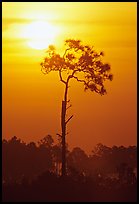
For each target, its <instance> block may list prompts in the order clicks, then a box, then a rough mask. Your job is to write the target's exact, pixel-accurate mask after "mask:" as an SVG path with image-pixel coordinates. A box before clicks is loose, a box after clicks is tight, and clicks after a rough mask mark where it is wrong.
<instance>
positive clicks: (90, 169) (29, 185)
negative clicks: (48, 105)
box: [2, 135, 137, 202]
mask: <svg viewBox="0 0 139 204" xmlns="http://www.w3.org/2000/svg"><path fill="white" fill-rule="evenodd" d="M67 149H68V148H67ZM136 169H137V148H136V146H129V147H123V146H119V147H117V146H113V147H107V146H105V145H102V144H98V145H96V147H95V148H94V149H93V150H92V152H91V154H90V155H87V154H86V153H85V152H84V151H83V150H82V149H81V148H79V147H75V148H74V149H73V150H72V151H69V150H67V176H65V177H62V176H61V141H59V142H58V143H57V144H55V143H54V141H53V138H52V137H51V136H50V135H47V136H46V137H45V138H43V139H42V140H41V141H39V142H38V143H37V144H35V143H34V142H31V143H29V144H26V143H24V142H22V141H21V140H20V139H18V138H17V137H15V136H14V137H13V138H11V139H10V140H8V141H7V140H3V141H2V185H3V186H2V187H3V188H2V197H3V202H17V201H18V202H22V201H25V202H27V201H28V202H32V201H33V202H38V201H40V202H48V201H56V202H58V201H61V202H62V201H63V202H64V201H65V202H66V201H67V202H68V201H75V202H78V201H86V202H90V201H92V202H93V201H101V202H106V201H111V202H114V201H115V202H116V201H117V202H120V201H121V202H135V201H136V200H137V178H136Z"/></svg>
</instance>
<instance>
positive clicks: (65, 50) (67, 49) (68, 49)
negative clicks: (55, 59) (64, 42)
mask: <svg viewBox="0 0 139 204" xmlns="http://www.w3.org/2000/svg"><path fill="white" fill-rule="evenodd" d="M70 49H71V48H67V49H66V50H65V52H64V54H63V59H64V57H65V55H66V52H67V51H68V50H70Z"/></svg>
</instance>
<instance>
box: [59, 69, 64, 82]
mask: <svg viewBox="0 0 139 204" xmlns="http://www.w3.org/2000/svg"><path fill="white" fill-rule="evenodd" d="M59 77H60V81H62V82H63V83H64V84H66V81H64V80H63V79H62V74H61V70H59Z"/></svg>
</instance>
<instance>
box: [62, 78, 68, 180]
mask: <svg viewBox="0 0 139 204" xmlns="http://www.w3.org/2000/svg"><path fill="white" fill-rule="evenodd" d="M67 93H68V82H67V83H66V88H65V95H64V101H62V111H61V128H62V176H65V175H66V105H67Z"/></svg>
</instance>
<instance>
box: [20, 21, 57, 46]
mask: <svg viewBox="0 0 139 204" xmlns="http://www.w3.org/2000/svg"><path fill="white" fill-rule="evenodd" d="M58 33H59V28H58V27H57V26H55V25H53V24H50V23H48V22H45V21H35V22H32V23H30V24H28V25H27V26H26V27H25V28H24V32H23V33H22V35H23V37H24V38H26V39H27V43H28V45H29V46H30V47H31V48H34V49H45V48H47V47H48V46H49V45H50V44H53V43H54V41H55V39H56V37H57V35H58Z"/></svg>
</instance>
